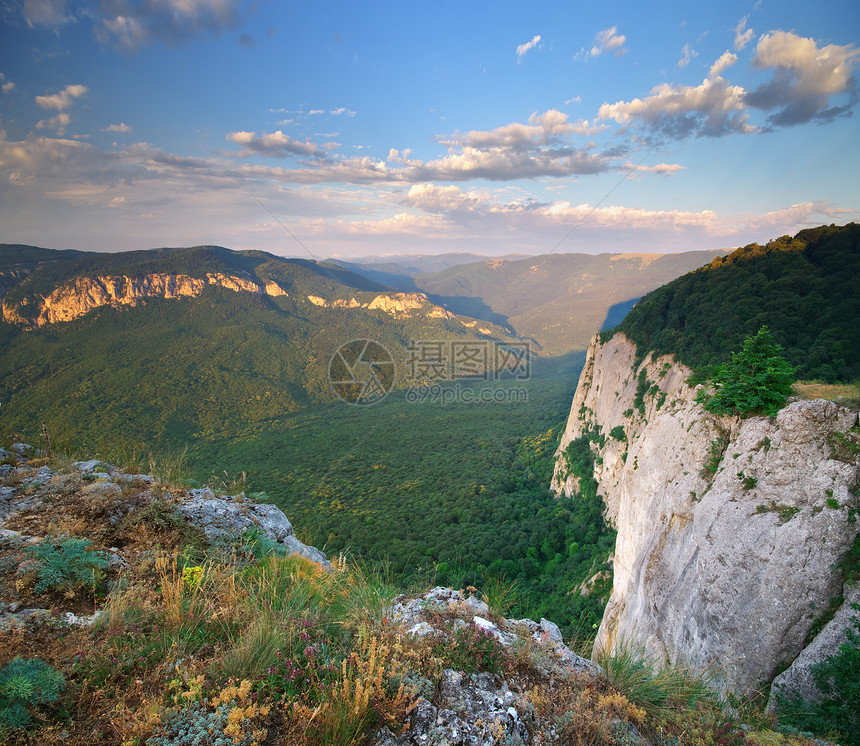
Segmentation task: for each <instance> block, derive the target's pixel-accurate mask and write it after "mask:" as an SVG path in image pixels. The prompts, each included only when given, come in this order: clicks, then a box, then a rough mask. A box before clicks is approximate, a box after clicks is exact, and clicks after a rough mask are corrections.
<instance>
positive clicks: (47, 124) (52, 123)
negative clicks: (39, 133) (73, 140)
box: [36, 112, 72, 135]
mask: <svg viewBox="0 0 860 746" xmlns="http://www.w3.org/2000/svg"><path fill="white" fill-rule="evenodd" d="M71 121H72V118H71V117H70V116H69V115H68V114H66V113H65V112H60V113H59V114H57V116H55V117H51V118H50V119H40V120H39V121H38V122H36V129H37V130H44V129H51V130H54V129H55V130H57V133H58V134H60V135H62V134H63V132H65V130H66V127H68V126H69V122H71Z"/></svg>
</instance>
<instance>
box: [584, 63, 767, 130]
mask: <svg viewBox="0 0 860 746" xmlns="http://www.w3.org/2000/svg"><path fill="white" fill-rule="evenodd" d="M745 93H746V92H745V91H744V89H743V88H742V87H741V86H735V85H731V84H729V83H728V82H727V81H725V80H723V79H722V78H719V77H717V78H713V79H712V78H706V79H705V80H704V81H702V83H701V84H700V85H698V86H686V85H677V84H671V85H670V84H668V83H663V84H661V85H658V86H656V87H654V88H652V89H651V92H650V95H649V96H646V97H645V98H644V99H639V98H635V99H633V100H632V101H618V102H616V103H614V104H603V105H602V106H601V107H600V110H599V111H598V118H600V119H604V120H605V119H614V120H615V121H616V122H618V123H619V124H624V125H632V124H643V125H645V126H646V127H648V128H649V129H650V130H652V131H653V132H654V133H655V134H656V135H660V136H663V137H666V138H669V139H683V138H685V137H687V136H690V135H695V136H697V137H701V136H704V137H719V136H720V135H725V134H728V133H730V132H754V131H755V128H754V127H752V126H751V125H750V124H749V122H748V114H747V112H746V110H745V108H744V95H745Z"/></svg>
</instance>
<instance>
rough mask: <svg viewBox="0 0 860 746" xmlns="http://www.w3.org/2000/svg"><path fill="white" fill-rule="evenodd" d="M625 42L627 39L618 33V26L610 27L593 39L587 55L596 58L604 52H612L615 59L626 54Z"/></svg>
mask: <svg viewBox="0 0 860 746" xmlns="http://www.w3.org/2000/svg"><path fill="white" fill-rule="evenodd" d="M626 42H627V37H626V36H624V35H623V34H619V33H618V26H612V27H611V28H608V29H604V30H603V31H600V32H599V33H598V34H597V36H595V37H594V42H593V43H592V45H591V51H590V52H589V55H590V56H592V57H598V56H600V55H601V54H603V53H604V52H614V53H615V56H616V57H620V56H621V55H622V54H625V53H626V52H627V49H626V48H625V47H624V44H625V43H626Z"/></svg>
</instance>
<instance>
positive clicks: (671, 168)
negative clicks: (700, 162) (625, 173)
mask: <svg viewBox="0 0 860 746" xmlns="http://www.w3.org/2000/svg"><path fill="white" fill-rule="evenodd" d="M624 168H626V169H628V170H629V171H635V172H637V173H649V174H673V173H675V172H676V171H682V170H683V169H684V167H683V166H682V165H680V164H678V163H655V164H654V165H653V166H641V165H640V166H634V165H633V164H632V163H626V164H625V165H624Z"/></svg>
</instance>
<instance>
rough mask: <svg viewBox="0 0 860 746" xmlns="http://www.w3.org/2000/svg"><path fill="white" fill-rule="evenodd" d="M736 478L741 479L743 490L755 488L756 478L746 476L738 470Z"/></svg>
mask: <svg viewBox="0 0 860 746" xmlns="http://www.w3.org/2000/svg"><path fill="white" fill-rule="evenodd" d="M738 479H740V480H741V483H742V484H743V488H744V490H745V491H749V490H752V489H755V486H756V485H757V484H758V479H756V478H755V477H750V476H747V475H745V474H744V473H743V472H742V471H739V472H738Z"/></svg>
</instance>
